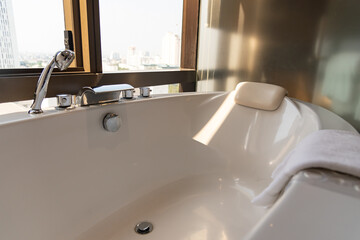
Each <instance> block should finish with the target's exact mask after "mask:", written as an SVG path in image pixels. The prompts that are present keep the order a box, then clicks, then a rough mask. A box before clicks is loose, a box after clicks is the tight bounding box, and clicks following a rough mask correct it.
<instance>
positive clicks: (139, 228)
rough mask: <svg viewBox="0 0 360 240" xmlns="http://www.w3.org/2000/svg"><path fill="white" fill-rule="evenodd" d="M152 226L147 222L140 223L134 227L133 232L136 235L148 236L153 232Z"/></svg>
mask: <svg viewBox="0 0 360 240" xmlns="http://www.w3.org/2000/svg"><path fill="white" fill-rule="evenodd" d="M153 228H154V227H153V225H152V224H151V223H149V222H140V223H138V224H136V226H135V232H137V233H138V234H148V233H150V232H151V231H152V230H153Z"/></svg>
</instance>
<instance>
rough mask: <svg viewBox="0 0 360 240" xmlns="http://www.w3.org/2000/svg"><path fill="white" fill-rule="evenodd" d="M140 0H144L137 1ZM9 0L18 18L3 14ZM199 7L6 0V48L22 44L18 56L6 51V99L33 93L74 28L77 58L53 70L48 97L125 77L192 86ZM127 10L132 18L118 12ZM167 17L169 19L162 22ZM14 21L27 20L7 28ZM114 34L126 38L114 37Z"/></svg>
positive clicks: (120, 0)
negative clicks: (64, 68) (64, 67)
mask: <svg viewBox="0 0 360 240" xmlns="http://www.w3.org/2000/svg"><path fill="white" fill-rule="evenodd" d="M134 2H135V5H137V6H139V5H142V6H141V7H137V8H134ZM10 4H11V5H12V7H11V8H12V11H13V20H11V18H10V17H9V16H7V17H6V19H5V17H4V16H5V14H3V13H4V12H5V11H9V8H10V7H8V6H9V5H10ZM5 5H7V9H6V10H5V7H4V6H5ZM19 6H20V8H21V9H20V8H19ZM39 6H41V7H39ZM115 7H116V8H115ZM150 7H154V8H153V9H156V10H157V11H160V12H156V13H154V12H153V9H152V8H150ZM198 7H199V0H181V1H180V0H172V1H167V0H154V1H145V0H142V1H140V0H136V1H135V0H134V1H125V0H117V1H115V0H52V1H49V0H31V1H28V0H0V11H1V14H0V16H1V18H0V48H1V47H3V46H4V47H5V48H7V49H10V45H11V46H13V45H17V46H16V47H17V48H13V49H18V50H17V51H18V52H17V54H18V55H17V56H18V57H16V51H14V50H12V52H10V51H8V52H6V51H1V52H0V86H1V87H0V102H7V101H15V100H25V99H31V98H32V97H33V91H34V89H35V86H36V82H37V80H38V78H39V75H40V73H41V71H42V68H43V65H44V63H45V62H48V61H49V60H50V59H51V57H52V56H53V55H54V54H55V52H56V51H58V50H60V49H62V48H64V45H63V31H64V30H65V29H66V30H71V31H72V33H73V38H74V48H75V54H76V60H75V61H74V63H73V64H72V66H71V68H69V69H68V70H67V71H65V72H60V71H59V70H57V69H55V70H54V73H53V74H52V76H51V80H50V84H49V89H48V93H47V96H48V97H50V96H54V95H56V94H59V93H70V94H76V93H77V92H78V91H79V89H80V88H81V87H83V86H92V87H95V86H100V85H106V84H120V83H128V84H132V85H133V86H134V87H141V86H159V85H167V84H177V83H180V89H181V90H182V91H193V90H194V87H195V82H196V71H195V65H196V64H195V63H196V45H197V22H198ZM19 9H20V10H19ZM24 9H26V10H27V11H28V12H29V13H30V16H29V17H25V15H24V14H27V13H22V11H23V10H24ZM36 9H40V11H41V12H36V11H37V10H36ZM116 9H118V11H117V10H116ZM121 9H122V10H121ZM140 9H142V10H140ZM121 11H125V12H127V13H128V14H127V16H128V17H129V18H128V19H127V20H124V19H122V18H118V16H117V15H119V12H121ZM44 12H46V13H44ZM175 12H176V13H175ZM122 13H123V12H122ZM34 15H36V17H34ZM134 17H135V18H134ZM141 17H144V18H141ZM17 19H19V20H17ZM64 19H65V21H64ZM111 19H113V20H111ZM136 19H138V20H136ZM115 20H116V21H115ZM112 21H113V22H112ZM124 21H126V23H125V25H124ZM136 21H137V22H136ZM11 22H13V23H11ZM161 22H166V23H164V25H163V27H162V26H160V25H161V24H160V23H161ZM12 24H13V26H14V27H16V26H21V24H22V25H23V26H22V27H17V30H16V32H15V31H8V29H10V27H11V25H12ZM49 25H50V26H49ZM164 26H165V27H164ZM5 28H7V30H4V29H5ZM133 28H136V31H135V32H134V31H132V30H133ZM21 29H23V30H21ZM24 29H25V30H24ZM159 29H162V30H161V31H163V32H161V31H160V30H159ZM1 31H2V32H4V33H2V32H1ZM18 31H21V33H20V32H18ZM152 34H153V35H152ZM12 35H15V38H16V39H17V43H16V41H15V40H13V39H14V37H12ZM3 36H6V37H7V40H6V41H4V40H3V39H4V38H2V37H3ZM9 39H10V40H9ZM29 39H31V40H29ZM114 39H117V40H119V41H120V40H121V41H124V42H121V44H117V43H116V41H115V44H114V43H113V42H114ZM24 40H25V41H24ZM139 40H145V41H139ZM22 41H24V42H22ZM42 41H43V42H42ZM166 49H168V50H167V51H166ZM169 49H170V50H169ZM14 52H15V53H14ZM11 54H13V56H14V57H11ZM46 54H49V55H48V56H47V57H46V56H45V55H46ZM128 55H129V58H127V57H128ZM16 58H18V61H17V62H16ZM45 58H47V60H45ZM11 59H15V60H14V61H13V62H12V63H11V61H12V60H11ZM136 62H137V63H139V64H137V65H136V64H129V63H136ZM3 63H6V64H7V65H3V66H2V65H1V64H3ZM10 64H12V65H11V66H10ZM114 66H115V67H114ZM124 70H125V71H124ZM129 70H133V71H129ZM172 86H176V85H172Z"/></svg>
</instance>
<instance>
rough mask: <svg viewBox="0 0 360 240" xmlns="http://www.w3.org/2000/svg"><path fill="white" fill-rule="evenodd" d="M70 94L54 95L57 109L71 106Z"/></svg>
mask: <svg viewBox="0 0 360 240" xmlns="http://www.w3.org/2000/svg"><path fill="white" fill-rule="evenodd" d="M71 98H72V96H71V94H58V95H56V99H57V105H58V107H59V108H67V107H70V106H71V104H72V99H71Z"/></svg>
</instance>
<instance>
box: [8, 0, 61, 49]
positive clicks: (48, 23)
mask: <svg viewBox="0 0 360 240" xmlns="http://www.w3.org/2000/svg"><path fill="white" fill-rule="evenodd" d="M10 1H12V5H13V13H14V22H15V29H16V38H17V45H18V49H19V52H39V53H51V54H55V53H56V52H57V51H59V50H60V49H63V48H64V28H65V27H64V13H63V12H64V10H63V5H62V0H10Z"/></svg>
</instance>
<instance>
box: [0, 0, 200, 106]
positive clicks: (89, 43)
mask: <svg viewBox="0 0 360 240" xmlns="http://www.w3.org/2000/svg"><path fill="white" fill-rule="evenodd" d="M63 1H64V18H65V28H66V29H67V30H71V31H72V32H73V35H74V48H75V49H74V51H75V54H76V60H75V61H74V63H73V64H72V65H71V66H70V68H69V69H68V70H67V71H66V72H60V71H58V70H57V69H54V72H53V74H52V76H51V79H50V83H49V88H48V93H47V97H53V96H55V95H56V94H61V93H70V94H76V93H77V92H78V91H79V90H80V89H81V88H82V87H84V86H91V87H96V86H101V85H107V84H119V83H128V84H131V85H133V86H134V87H142V86H156V85H165V84H173V83H180V91H184V92H185V91H186V92H187V91H195V90H196V89H195V88H196V56H197V42H198V22H199V2H200V0H184V3H183V26H182V38H181V65H180V69H179V70H166V71H149V72H141V71H139V72H116V73H103V72H102V57H101V38H100V15H99V0H63ZM55 51H56V50H55ZM41 71H42V69H41V68H32V69H0V86H1V87H0V102H10V101H19V100H28V99H32V98H33V93H34V89H35V87H36V83H37V80H38V78H39V76H40V73H41Z"/></svg>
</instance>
